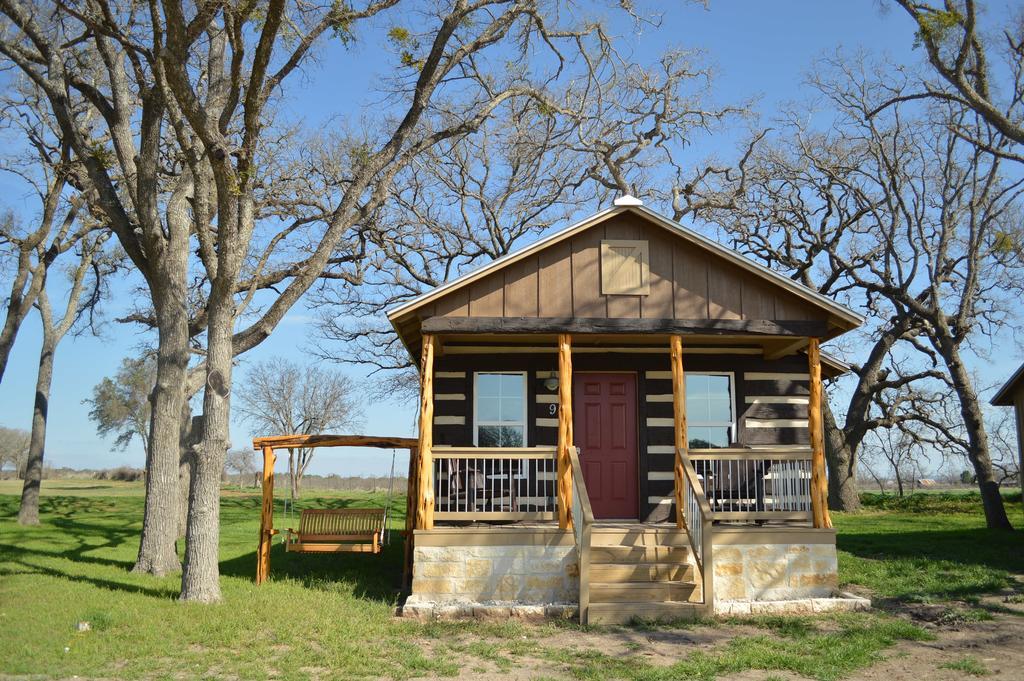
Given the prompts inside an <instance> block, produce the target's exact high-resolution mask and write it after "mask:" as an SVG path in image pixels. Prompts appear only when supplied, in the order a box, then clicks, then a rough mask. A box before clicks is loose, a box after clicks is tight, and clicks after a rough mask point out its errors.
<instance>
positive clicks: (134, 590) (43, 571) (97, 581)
mask: <svg viewBox="0 0 1024 681" xmlns="http://www.w3.org/2000/svg"><path fill="white" fill-rule="evenodd" d="M24 553H25V557H15V558H13V559H11V558H8V559H7V560H6V561H5V562H6V563H7V565H12V566H15V567H0V576H2V577H13V576H15V575H45V576H47V577H57V578H58V579H66V580H68V581H72V582H79V583H82V584H90V585H92V586H95V587H97V588H100V589H106V590H108V591H122V592H125V593H131V594H141V595H143V596H150V597H152V598H161V599H175V598H177V597H178V588H177V586H173V587H169V588H163V589H160V588H152V587H147V586H142V585H140V584H133V583H131V582H119V581H116V580H112V579H102V578H100V577H90V576H88V575H82V574H76V573H74V572H71V571H68V570H58V569H56V568H52V567H47V566H45V565H39V564H38V563H35V562H33V561H31V560H26V557H29V556H31V555H33V554H38V552H30V551H25V552H24Z"/></svg>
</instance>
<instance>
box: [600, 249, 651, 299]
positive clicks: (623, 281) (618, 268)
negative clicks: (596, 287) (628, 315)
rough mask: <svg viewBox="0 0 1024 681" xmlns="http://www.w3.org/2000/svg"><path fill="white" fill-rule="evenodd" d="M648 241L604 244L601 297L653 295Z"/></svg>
mask: <svg viewBox="0 0 1024 681" xmlns="http://www.w3.org/2000/svg"><path fill="white" fill-rule="evenodd" d="M648 263H649V259H648V249H647V242H646V241H623V240H605V241H602V242H601V293H602V294H603V295H631V296H645V295H647V294H649V293H650V292H651V285H650V281H649V276H650V270H649V266H648Z"/></svg>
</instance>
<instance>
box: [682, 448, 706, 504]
mask: <svg viewBox="0 0 1024 681" xmlns="http://www.w3.org/2000/svg"><path fill="white" fill-rule="evenodd" d="M690 457H691V455H690V454H688V453H687V452H685V451H683V452H681V454H680V457H679V458H680V459H682V461H683V474H684V475H685V476H686V479H687V481H688V482H689V483H690V487H692V488H693V493H694V494H695V495H696V496H697V504H698V505H699V506H700V512H701V513H702V514H704V515H711V504H710V503H708V497H707V495H706V494H705V493H704V485H702V484H701V481H700V478H699V477H698V476H697V471H696V470H695V469H694V467H693V459H691V458H690Z"/></svg>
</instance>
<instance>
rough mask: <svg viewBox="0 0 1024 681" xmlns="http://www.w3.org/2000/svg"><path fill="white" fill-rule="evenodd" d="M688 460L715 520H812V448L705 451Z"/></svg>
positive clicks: (694, 452) (691, 452) (692, 455)
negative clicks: (698, 479)
mask: <svg viewBox="0 0 1024 681" xmlns="http://www.w3.org/2000/svg"><path fill="white" fill-rule="evenodd" d="M689 458H690V460H691V461H692V462H693V468H694V470H695V471H696V473H697V475H698V476H699V477H700V478H701V481H702V484H703V487H704V492H705V494H706V496H707V500H708V504H709V506H710V509H711V518H712V520H726V521H750V520H753V521H765V520H778V521H810V520H812V514H811V450H810V449H801V448H792V449H764V450H758V449H701V450H690V452H689Z"/></svg>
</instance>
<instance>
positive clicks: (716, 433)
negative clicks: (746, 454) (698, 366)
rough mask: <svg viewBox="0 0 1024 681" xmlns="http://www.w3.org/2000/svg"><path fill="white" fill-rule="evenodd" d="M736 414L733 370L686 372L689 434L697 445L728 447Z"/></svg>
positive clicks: (687, 432) (687, 427)
mask: <svg viewBox="0 0 1024 681" xmlns="http://www.w3.org/2000/svg"><path fill="white" fill-rule="evenodd" d="M735 425H736V422H735V418H734V409H733V390H732V374H731V373H707V374H702V373H687V374H686V434H687V439H689V441H690V442H689V445H690V447H691V448H693V449H706V448H710V447H728V446H729V443H730V442H732V440H733V439H734V437H733V434H734V433H735Z"/></svg>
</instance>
